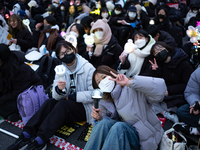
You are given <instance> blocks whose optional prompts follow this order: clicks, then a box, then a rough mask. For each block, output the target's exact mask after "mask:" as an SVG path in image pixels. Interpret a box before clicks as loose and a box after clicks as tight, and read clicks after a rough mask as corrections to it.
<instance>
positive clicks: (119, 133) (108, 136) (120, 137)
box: [84, 118, 140, 150]
mask: <svg viewBox="0 0 200 150" xmlns="http://www.w3.org/2000/svg"><path fill="white" fill-rule="evenodd" d="M139 149H140V143H139V136H138V133H137V131H136V130H135V128H134V127H132V126H131V125H129V124H127V123H125V122H118V121H116V120H112V119H110V118H104V119H103V120H101V121H99V122H98V123H97V124H96V125H95V126H94V127H93V129H92V133H91V135H90V138H89V140H88V142H87V143H86V145H85V147H84V150H139Z"/></svg>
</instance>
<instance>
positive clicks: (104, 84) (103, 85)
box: [99, 76, 115, 93]
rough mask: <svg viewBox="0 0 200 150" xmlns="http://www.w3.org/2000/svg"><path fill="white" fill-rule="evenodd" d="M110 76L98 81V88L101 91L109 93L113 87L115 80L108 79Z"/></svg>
mask: <svg viewBox="0 0 200 150" xmlns="http://www.w3.org/2000/svg"><path fill="white" fill-rule="evenodd" d="M110 78H111V77H110V76H107V77H106V78H104V79H103V80H101V82H100V83H99V88H100V90H101V91H102V92H105V93H110V92H112V90H113V89H114V87H115V81H112V80H109V79H110Z"/></svg>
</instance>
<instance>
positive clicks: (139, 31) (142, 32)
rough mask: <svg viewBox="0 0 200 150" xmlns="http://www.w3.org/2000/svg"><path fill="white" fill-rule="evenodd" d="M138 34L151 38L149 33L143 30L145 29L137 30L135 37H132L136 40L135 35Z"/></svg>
mask: <svg viewBox="0 0 200 150" xmlns="http://www.w3.org/2000/svg"><path fill="white" fill-rule="evenodd" d="M136 34H137V35H139V36H142V37H145V38H149V35H148V33H147V32H146V31H145V30H143V29H140V30H138V31H136V32H135V33H134V34H133V37H132V39H133V40H134V37H135V35H136Z"/></svg>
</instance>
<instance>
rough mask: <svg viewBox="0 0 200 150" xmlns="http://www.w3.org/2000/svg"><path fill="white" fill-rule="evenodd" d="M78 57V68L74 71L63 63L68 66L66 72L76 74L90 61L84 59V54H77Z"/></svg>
mask: <svg viewBox="0 0 200 150" xmlns="http://www.w3.org/2000/svg"><path fill="white" fill-rule="evenodd" d="M75 56H76V59H77V65H76V70H75V71H74V72H73V73H72V72H71V71H70V70H69V69H68V68H67V65H66V64H65V63H62V64H63V65H64V66H65V67H66V72H67V73H68V74H74V73H77V72H78V71H79V70H81V68H82V67H83V66H84V65H85V64H86V63H89V62H88V61H87V60H86V59H84V58H83V57H82V56H80V55H79V54H75Z"/></svg>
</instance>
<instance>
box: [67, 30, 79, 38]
mask: <svg viewBox="0 0 200 150" xmlns="http://www.w3.org/2000/svg"><path fill="white" fill-rule="evenodd" d="M69 34H71V35H74V36H75V37H76V38H78V36H79V35H78V34H77V33H76V32H74V31H70V32H69Z"/></svg>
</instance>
